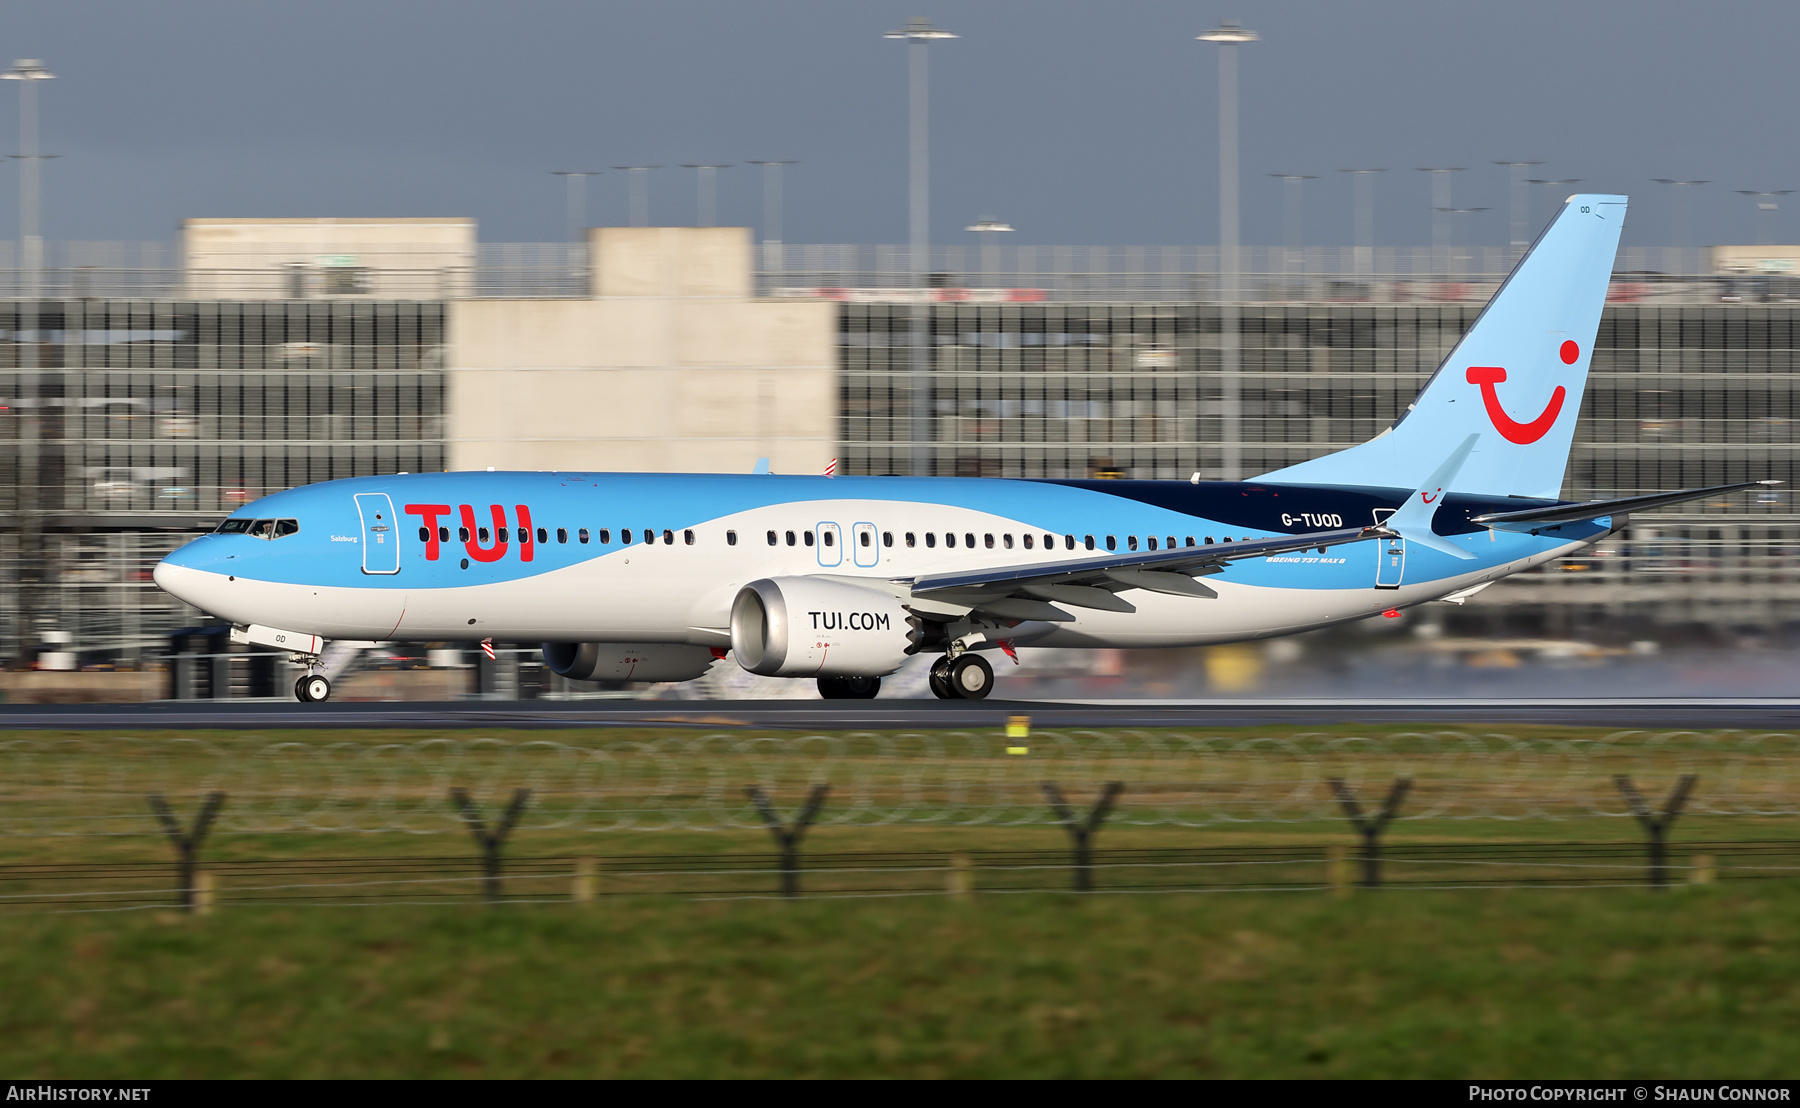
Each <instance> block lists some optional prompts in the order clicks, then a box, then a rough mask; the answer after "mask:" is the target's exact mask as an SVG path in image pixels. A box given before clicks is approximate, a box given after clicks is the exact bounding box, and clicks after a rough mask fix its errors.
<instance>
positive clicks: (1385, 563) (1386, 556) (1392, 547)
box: [1375, 508, 1406, 589]
mask: <svg viewBox="0 0 1800 1108" xmlns="http://www.w3.org/2000/svg"><path fill="white" fill-rule="evenodd" d="M1394 511H1395V509H1393V508H1377V509H1375V522H1376V524H1377V525H1379V524H1383V523H1386V522H1387V521H1388V517H1389V516H1391V515H1393V514H1394ZM1375 557H1376V559H1377V561H1376V563H1375V587H1376V588H1378V589H1397V588H1399V587H1400V581H1401V579H1402V578H1403V577H1405V576H1406V540H1405V539H1403V538H1401V537H1400V536H1398V535H1391V536H1385V537H1382V538H1378V539H1376V540H1375Z"/></svg>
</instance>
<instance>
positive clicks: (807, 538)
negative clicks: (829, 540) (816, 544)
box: [800, 531, 812, 546]
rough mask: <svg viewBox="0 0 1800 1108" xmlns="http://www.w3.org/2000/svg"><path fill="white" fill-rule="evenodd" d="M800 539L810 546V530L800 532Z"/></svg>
mask: <svg viewBox="0 0 1800 1108" xmlns="http://www.w3.org/2000/svg"><path fill="white" fill-rule="evenodd" d="M800 541H801V542H803V543H805V544H806V545H808V546H811V545H812V532H811V531H802V532H800Z"/></svg>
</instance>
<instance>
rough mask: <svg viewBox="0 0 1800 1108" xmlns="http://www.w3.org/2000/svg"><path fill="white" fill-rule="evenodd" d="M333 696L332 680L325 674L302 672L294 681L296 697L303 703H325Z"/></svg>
mask: <svg viewBox="0 0 1800 1108" xmlns="http://www.w3.org/2000/svg"><path fill="white" fill-rule="evenodd" d="M330 698H331V682H330V681H327V680H326V679H325V675H324V674H320V673H302V674H301V675H300V679H299V680H298V681H295V682H294V699H295V700H298V701H299V702H300V703H302V704H323V703H324V702H325V701H327V700H329V699H330Z"/></svg>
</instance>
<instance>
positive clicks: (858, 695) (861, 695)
mask: <svg viewBox="0 0 1800 1108" xmlns="http://www.w3.org/2000/svg"><path fill="white" fill-rule="evenodd" d="M880 691H881V678H879V677H821V678H819V698H820V699H821V700H874V699H875V694H876V693H878V692H880Z"/></svg>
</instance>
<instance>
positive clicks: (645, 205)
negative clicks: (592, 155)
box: [613, 165, 662, 227]
mask: <svg viewBox="0 0 1800 1108" xmlns="http://www.w3.org/2000/svg"><path fill="white" fill-rule="evenodd" d="M613 168H614V169H616V170H618V171H619V172H621V173H629V174H631V178H630V181H631V225H632V226H633V227H648V226H650V171H651V170H652V169H661V168H662V166H660V165H615V166H613Z"/></svg>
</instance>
